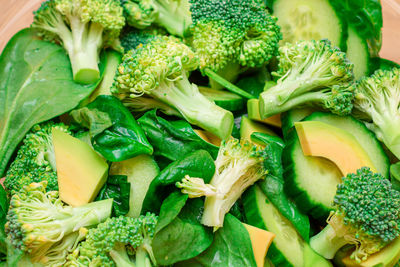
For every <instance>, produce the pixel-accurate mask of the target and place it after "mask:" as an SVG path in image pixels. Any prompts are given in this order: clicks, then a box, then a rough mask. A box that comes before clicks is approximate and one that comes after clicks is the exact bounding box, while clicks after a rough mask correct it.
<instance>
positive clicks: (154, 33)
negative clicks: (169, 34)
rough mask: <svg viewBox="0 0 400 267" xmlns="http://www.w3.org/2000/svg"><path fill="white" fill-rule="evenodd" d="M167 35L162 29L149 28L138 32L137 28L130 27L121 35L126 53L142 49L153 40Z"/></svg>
mask: <svg viewBox="0 0 400 267" xmlns="http://www.w3.org/2000/svg"><path fill="white" fill-rule="evenodd" d="M162 35H166V34H165V32H164V31H163V30H162V29H160V28H147V29H146V30H137V29H135V28H131V27H128V28H127V29H126V30H124V31H123V32H122V33H121V36H120V38H121V45H122V47H123V48H124V51H126V52H127V51H129V50H132V49H137V48H140V47H142V46H144V45H146V44H148V43H149V42H151V41H152V40H153V39H155V38H157V37H159V36H162Z"/></svg>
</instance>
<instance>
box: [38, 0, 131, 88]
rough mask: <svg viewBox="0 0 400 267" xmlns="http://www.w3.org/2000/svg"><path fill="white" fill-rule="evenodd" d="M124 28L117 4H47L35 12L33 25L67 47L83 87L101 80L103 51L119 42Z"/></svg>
mask: <svg viewBox="0 0 400 267" xmlns="http://www.w3.org/2000/svg"><path fill="white" fill-rule="evenodd" d="M124 25H125V18H124V17H123V9H122V7H121V6H120V3H119V1H117V0H105V1H101V0H88V1H83V0H72V1H71V0H47V1H45V2H43V3H42V5H41V6H40V8H39V9H38V10H37V11H35V12H34V21H33V23H32V27H33V28H36V29H38V30H39V31H40V34H41V35H42V36H44V38H45V39H47V40H52V41H57V42H60V43H61V44H62V45H63V46H64V48H65V50H66V51H67V53H68V55H69V58H70V61H71V66H72V72H73V77H74V80H75V81H76V82H79V83H83V84H89V83H93V82H96V81H97V80H98V79H99V78H100V72H99V68H98V63H99V53H100V50H101V48H103V47H106V46H112V45H114V44H115V42H116V41H118V36H119V32H120V30H121V29H122V27H123V26H124Z"/></svg>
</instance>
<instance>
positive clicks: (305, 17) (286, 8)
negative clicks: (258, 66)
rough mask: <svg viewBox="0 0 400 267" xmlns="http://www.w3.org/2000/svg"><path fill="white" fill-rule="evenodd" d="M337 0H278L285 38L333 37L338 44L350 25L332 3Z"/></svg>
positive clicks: (277, 10) (275, 7)
mask: <svg viewBox="0 0 400 267" xmlns="http://www.w3.org/2000/svg"><path fill="white" fill-rule="evenodd" d="M331 1H333V0H275V1H274V3H273V5H272V7H273V14H274V15H275V16H276V17H277V18H278V25H279V26H281V31H282V35H283V43H284V42H295V41H299V40H312V39H314V40H320V39H324V38H326V39H329V40H331V41H332V43H333V44H334V45H336V46H338V47H340V46H341V44H343V40H346V32H347V25H346V23H344V20H343V19H342V18H341V16H340V13H339V12H336V9H334V8H333V7H332V4H331Z"/></svg>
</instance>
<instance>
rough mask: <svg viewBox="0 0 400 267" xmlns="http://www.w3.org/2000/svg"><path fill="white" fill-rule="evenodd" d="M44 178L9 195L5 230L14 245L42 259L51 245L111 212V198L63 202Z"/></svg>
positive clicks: (33, 256) (34, 258) (33, 257)
mask: <svg viewBox="0 0 400 267" xmlns="http://www.w3.org/2000/svg"><path fill="white" fill-rule="evenodd" d="M46 186H47V181H43V182H40V183H32V184H30V185H28V186H25V187H24V188H23V189H22V190H21V191H20V192H19V193H17V194H15V195H13V196H12V198H11V201H10V208H9V210H8V214H7V223H6V225H5V232H6V234H7V235H8V238H10V240H11V243H12V245H13V246H14V247H16V248H18V249H20V250H22V251H24V252H26V253H28V254H29V255H30V256H31V258H32V260H33V261H43V257H45V256H46V254H47V253H48V252H49V250H50V249H51V247H52V246H53V245H54V244H55V243H57V242H59V241H61V240H62V239H63V238H64V237H66V236H67V235H69V234H71V233H73V232H77V231H78V230H79V229H80V228H81V227H89V226H95V225H97V224H99V223H101V222H102V221H104V220H106V219H107V218H108V217H110V215H111V207H112V202H113V201H112V199H107V200H103V201H97V202H93V203H89V204H86V205H83V206H80V207H71V206H65V205H64V204H63V202H62V201H61V200H60V199H59V197H58V192H57V191H50V192H47V193H46Z"/></svg>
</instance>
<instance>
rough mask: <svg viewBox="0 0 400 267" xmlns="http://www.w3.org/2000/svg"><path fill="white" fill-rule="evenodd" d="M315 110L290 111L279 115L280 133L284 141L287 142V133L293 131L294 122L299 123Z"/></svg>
mask: <svg viewBox="0 0 400 267" xmlns="http://www.w3.org/2000/svg"><path fill="white" fill-rule="evenodd" d="M314 111H315V110H313V109H312V108H301V109H292V110H289V111H287V112H285V113H282V115H281V122H282V133H283V137H284V139H285V140H288V135H289V132H290V131H292V130H294V128H293V126H294V123H295V122H298V121H301V120H302V119H304V118H305V117H307V116H309V115H310V114H311V113H313V112H314Z"/></svg>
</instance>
